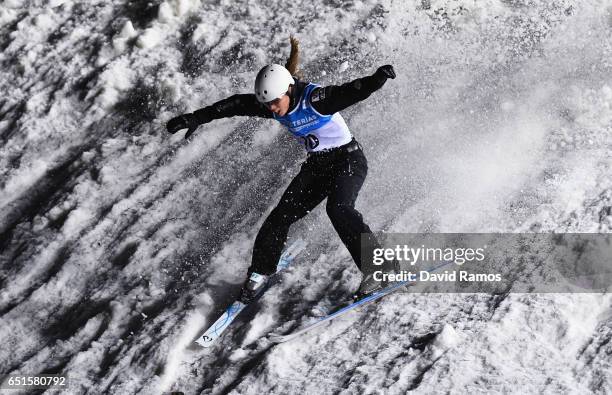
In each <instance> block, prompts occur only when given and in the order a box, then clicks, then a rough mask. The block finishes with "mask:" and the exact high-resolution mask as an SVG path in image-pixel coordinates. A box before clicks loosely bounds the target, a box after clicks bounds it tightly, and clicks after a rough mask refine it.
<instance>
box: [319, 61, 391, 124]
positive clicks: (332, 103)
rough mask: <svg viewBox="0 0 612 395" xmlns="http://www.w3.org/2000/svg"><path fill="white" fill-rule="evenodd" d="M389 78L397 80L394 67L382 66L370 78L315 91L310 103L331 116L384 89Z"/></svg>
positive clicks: (322, 112)
mask: <svg viewBox="0 0 612 395" xmlns="http://www.w3.org/2000/svg"><path fill="white" fill-rule="evenodd" d="M388 78H391V79H393V78H395V71H394V70H393V66H391V65H385V66H381V67H379V68H378V70H376V72H375V73H374V74H372V75H370V76H367V77H363V78H358V79H356V80H353V81H351V82H347V83H346V84H342V85H330V86H326V87H322V88H317V89H315V90H314V91H313V92H312V94H311V95H310V103H311V104H312V106H313V107H314V109H315V110H317V112H319V113H321V114H325V115H331V114H334V113H336V112H338V111H341V110H344V109H345V108H347V107H349V106H352V105H353V104H355V103H357V102H360V101H362V100H364V99H366V98H368V97H369V96H370V95H371V94H372V93H373V92H375V91H377V90H378V89H380V88H382V86H383V85H384V84H385V82H387V79H388Z"/></svg>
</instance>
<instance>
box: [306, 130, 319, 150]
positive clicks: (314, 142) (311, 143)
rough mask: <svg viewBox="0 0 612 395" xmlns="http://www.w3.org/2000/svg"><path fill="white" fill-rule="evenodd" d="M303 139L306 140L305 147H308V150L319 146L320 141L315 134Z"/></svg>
mask: <svg viewBox="0 0 612 395" xmlns="http://www.w3.org/2000/svg"><path fill="white" fill-rule="evenodd" d="M302 138H303V139H304V145H305V146H306V148H307V149H311V150H312V149H315V148H317V147H318V146H319V139H318V138H317V136H315V135H314V134H309V135H307V136H305V137H302Z"/></svg>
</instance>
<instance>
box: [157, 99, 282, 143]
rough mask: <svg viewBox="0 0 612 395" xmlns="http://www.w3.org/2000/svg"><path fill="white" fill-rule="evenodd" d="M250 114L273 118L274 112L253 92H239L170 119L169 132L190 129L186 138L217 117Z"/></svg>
mask: <svg viewBox="0 0 612 395" xmlns="http://www.w3.org/2000/svg"><path fill="white" fill-rule="evenodd" d="M237 115H248V116H255V117H263V118H272V112H271V111H270V110H269V109H267V108H266V107H265V106H264V105H263V104H261V103H260V102H259V101H257V98H256V97H255V95H253V94H239V95H233V96H230V97H228V98H227V99H223V100H220V101H218V102H216V103H214V104H212V105H210V106H207V107H204V108H201V109H199V110H197V111H194V112H192V113H188V114H182V115H179V116H178V117H175V118H172V119H171V120H170V121H168V124H167V126H166V127H167V129H168V132H170V133H172V134H174V133H176V132H178V131H179V130H182V129H188V131H187V133H186V134H185V138H189V136H191V134H192V133H193V132H194V131H195V130H196V129H197V128H198V126H200V125H202V124H205V123H208V122H210V121H213V120H215V119H220V118H227V117H233V116H237Z"/></svg>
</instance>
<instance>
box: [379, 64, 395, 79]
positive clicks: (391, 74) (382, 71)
mask: <svg viewBox="0 0 612 395" xmlns="http://www.w3.org/2000/svg"><path fill="white" fill-rule="evenodd" d="M376 74H379V75H383V76H385V78H391V79H394V78H395V70H393V66H391V65H390V64H386V65H384V66H380V67H379V68H378V70H376Z"/></svg>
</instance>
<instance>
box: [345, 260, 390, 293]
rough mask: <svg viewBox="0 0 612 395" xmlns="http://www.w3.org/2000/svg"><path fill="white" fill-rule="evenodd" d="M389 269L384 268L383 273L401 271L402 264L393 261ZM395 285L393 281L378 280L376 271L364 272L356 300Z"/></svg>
mask: <svg viewBox="0 0 612 395" xmlns="http://www.w3.org/2000/svg"><path fill="white" fill-rule="evenodd" d="M387 267H388V269H387V270H384V271H383V273H399V272H400V266H399V262H398V261H392V262H390V264H388V266H387ZM385 278H386V277H385ZM391 285H393V282H392V281H386V280H385V281H376V280H375V279H374V273H367V274H366V273H363V277H362V279H361V284H359V288H358V289H357V292H356V293H355V296H354V297H353V298H354V299H355V300H360V299H363V298H365V297H366V296H368V295H371V294H373V293H374V292H377V291H380V290H382V289H385V288H387V287H389V286H391Z"/></svg>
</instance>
